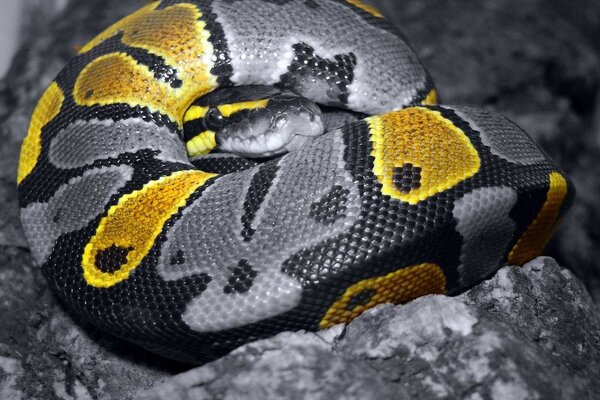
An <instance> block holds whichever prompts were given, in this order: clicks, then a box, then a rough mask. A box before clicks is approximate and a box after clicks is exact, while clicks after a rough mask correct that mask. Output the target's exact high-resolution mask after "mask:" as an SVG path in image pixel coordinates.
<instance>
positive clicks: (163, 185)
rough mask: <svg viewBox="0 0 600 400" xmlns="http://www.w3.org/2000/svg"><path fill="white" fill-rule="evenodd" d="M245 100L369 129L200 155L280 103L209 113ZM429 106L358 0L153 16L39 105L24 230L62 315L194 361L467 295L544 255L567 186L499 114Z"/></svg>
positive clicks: (407, 58) (154, 10) (25, 170)
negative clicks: (223, 126)
mask: <svg viewBox="0 0 600 400" xmlns="http://www.w3.org/2000/svg"><path fill="white" fill-rule="evenodd" d="M246 85H261V86H263V87H264V86H269V87H276V88H278V89H280V90H283V91H287V92H290V93H295V94H296V95H300V96H303V97H304V98H307V99H308V100H310V101H312V102H315V103H318V104H320V105H322V106H325V107H324V109H326V108H327V107H338V108H342V109H347V110H350V111H352V112H356V113H362V114H364V115H368V116H367V117H366V118H364V119H359V120H357V121H355V122H349V123H346V124H343V126H341V127H339V128H338V129H331V130H329V131H327V132H326V133H325V134H323V135H320V136H318V137H310V138H306V137H304V136H302V135H303V134H302V132H296V134H297V136H296V137H297V138H300V137H302V138H303V140H302V143H301V145H298V146H292V147H294V151H291V152H289V153H287V154H285V155H283V156H277V157H270V158H268V159H262V160H259V161H253V160H251V159H250V158H247V157H240V156H235V157H233V156H231V157H229V156H228V155H227V154H225V153H223V152H218V151H217V152H213V151H210V150H211V149H213V148H214V147H215V145H216V143H217V142H222V143H225V142H226V141H225V140H222V139H219V138H218V136H217V137H216V136H215V134H214V131H211V130H210V129H208V128H207V127H210V126H212V125H211V124H213V123H214V122H215V121H217V122H219V121H221V120H222V119H223V118H225V117H227V118H234V117H235V116H236V115H238V114H239V115H241V114H244V113H245V114H244V115H246V117H245V118H250V117H249V115H251V114H252V113H253V112H255V111H256V110H258V109H262V108H264V107H265V105H266V104H268V103H270V102H272V101H274V100H269V99H257V98H253V99H250V100H249V101H245V102H242V103H241V105H240V104H237V103H236V104H233V103H232V104H222V105H219V106H218V107H213V106H211V107H209V106H208V105H207V104H208V103H206V101H205V102H204V103H202V99H203V98H205V96H210V95H211V94H212V93H218V91H219V90H221V89H223V88H228V87H238V86H246ZM222 97H223V96H222ZM436 103H437V94H436V90H435V88H434V85H433V83H432V80H431V78H430V76H429V75H428V73H427V71H426V70H425V68H424V67H423V66H422V64H421V63H420V61H419V59H418V58H417V56H416V55H415V53H414V51H413V50H412V49H411V48H410V46H409V45H408V44H407V42H406V40H405V38H404V37H403V36H402V35H401V34H400V33H399V32H398V31H397V30H396V29H395V28H394V27H392V25H391V24H390V23H388V22H387V21H386V20H385V19H384V18H383V17H382V15H381V14H380V13H379V11H377V9H375V8H373V7H371V6H368V5H365V4H363V3H361V2H360V1H358V0H214V1H210V0H161V1H153V2H150V3H148V4H147V5H146V6H145V7H143V8H142V9H140V10H139V11H137V12H135V13H133V14H131V15H129V16H127V17H125V18H124V19H123V20H121V21H119V22H117V23H115V24H114V25H113V26H111V27H109V28H108V29H107V30H105V31H104V32H103V33H101V34H100V35H99V36H97V37H96V38H95V39H93V40H92V41H91V42H89V43H88V44H87V45H85V46H84V47H83V48H81V49H80V50H79V52H78V54H77V55H76V57H74V58H73V59H72V60H71V61H70V62H69V63H68V65H67V66H66V67H65V68H64V69H63V70H62V71H61V72H60V73H59V74H58V76H57V77H56V78H55V80H54V81H52V83H51V84H50V86H49V88H48V89H47V90H46V91H45V93H44V94H43V96H42V97H41V99H40V101H39V103H38V105H37V107H36V108H35V110H34V113H33V116H32V120H31V124H30V128H29V131H28V134H27V136H26V138H25V140H24V142H23V146H22V150H21V157H20V162H19V170H18V177H17V181H18V189H19V201H20V209H21V220H22V223H23V227H24V229H25V233H26V236H27V239H28V241H29V243H30V246H31V249H32V253H33V255H34V257H35V260H36V261H37V263H39V265H40V266H41V269H42V271H43V274H44V275H45V277H46V278H47V280H48V282H49V285H50V286H51V287H52V289H53V291H54V292H55V293H56V295H57V296H58V297H59V298H60V299H61V300H62V302H63V304H64V305H65V306H66V307H67V308H68V309H69V310H70V311H71V312H72V313H74V314H75V315H77V316H79V317H80V318H83V319H84V320H85V321H88V322H91V323H93V324H95V325H97V326H98V327H101V328H102V329H104V330H105V331H107V332H110V333H112V334H114V335H117V336H119V337H122V338H125V339H127V340H129V341H131V342H134V343H136V344H139V345H141V346H143V347H145V348H146V349H149V350H151V351H154V352H157V353H159V354H162V355H164V356H167V357H170V358H174V359H179V360H184V361H188V362H203V361H206V360H210V359H214V358H216V357H219V356H221V355H223V354H225V353H226V352H228V351H230V350H231V349H233V348H235V347H237V346H240V345H241V344H243V343H246V342H248V341H251V340H256V339H259V338H264V337H268V336H270V335H274V334H276V333H278V332H281V331H284V330H300V329H306V330H318V329H323V328H328V327H331V326H333V325H334V324H338V323H346V322H349V321H350V320H352V319H353V318H354V317H356V316H358V315H359V314H361V313H362V312H363V311H365V310H366V309H368V308H370V307H373V306H375V305H377V304H381V303H385V302H393V303H403V302H406V301H409V300H411V299H414V298H416V297H418V296H422V295H426V294H430V293H441V294H450V295H452V294H456V293H460V292H461V291H464V290H465V289H467V288H469V287H471V286H473V285H475V284H476V283H477V282H479V281H481V280H482V279H485V278H487V277H489V276H490V275H492V274H493V273H494V272H495V271H496V270H497V269H498V268H499V267H500V266H502V265H505V264H507V263H508V264H514V265H522V264H523V263H524V262H526V261H528V260H530V259H532V258H533V257H535V256H537V255H538V254H540V252H541V251H542V250H543V248H544V245H545V243H546V242H547V240H548V238H549V236H550V235H551V232H552V230H553V227H554V226H555V224H556V223H557V221H558V220H559V219H560V217H561V216H562V215H563V213H564V212H565V211H566V210H567V208H568V207H569V204H570V203H571V200H572V198H573V194H574V190H573V186H572V184H571V183H570V181H569V180H568V178H566V176H565V175H564V174H563V173H562V172H561V171H560V170H559V169H558V168H557V167H556V165H554V163H553V162H552V161H551V160H549V159H548V157H547V156H546V155H545V154H544V153H543V152H542V151H541V150H539V149H538V147H536V145H535V144H534V143H533V142H532V140H531V139H530V138H529V137H528V135H527V134H526V133H524V132H523V131H522V130H521V129H519V128H518V127H517V126H515V125H514V124H513V123H511V122H510V121H509V120H507V119H506V118H504V117H502V116H500V115H498V114H495V113H492V112H489V111H485V110H480V109H475V108H470V107H451V106H446V105H438V104H436ZM203 104H204V105H203ZM215 110H217V111H218V112H219V115H217V116H216V117H215V116H214V112H216V111H215ZM256 112H258V111H256ZM252 115H254V114H252ZM194 121H196V122H198V121H200V122H199V123H200V125H199V126H200V128H198V129H200V130H202V129H203V128H202V127H204V129H206V130H204V131H202V132H200V133H199V134H198V135H195V136H194V135H192V136H190V137H188V136H189V135H188V134H187V130H186V129H184V126H185V125H186V124H188V123H192V122H194ZM211 121H212V122H211ZM281 125H285V122H283V123H281ZM248 129H249V130H252V129H253V128H248ZM184 131H185V134H184ZM304 139H305V140H304ZM207 149H208V150H207ZM206 153H209V154H206ZM191 156H193V157H191ZM190 157H191V160H190Z"/></svg>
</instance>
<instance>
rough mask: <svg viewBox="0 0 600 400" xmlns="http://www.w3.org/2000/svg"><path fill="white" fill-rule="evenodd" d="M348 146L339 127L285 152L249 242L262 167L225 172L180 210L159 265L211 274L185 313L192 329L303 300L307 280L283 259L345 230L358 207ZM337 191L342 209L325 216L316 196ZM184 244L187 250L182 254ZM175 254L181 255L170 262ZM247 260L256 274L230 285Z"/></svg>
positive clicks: (169, 275) (175, 274)
mask: <svg viewBox="0 0 600 400" xmlns="http://www.w3.org/2000/svg"><path fill="white" fill-rule="evenodd" d="M343 154H344V144H343V139H342V133H341V131H334V132H331V133H329V134H327V135H325V136H322V137H320V138H319V139H317V140H316V141H315V142H314V143H312V144H310V145H308V146H306V147H304V148H303V149H301V150H300V151H298V152H296V153H291V154H289V155H287V156H285V157H284V158H282V159H281V160H280V161H279V164H278V166H279V170H278V172H277V175H276V177H275V179H274V180H273V184H272V186H271V188H270V190H269V193H268V194H267V195H266V196H265V198H264V199H263V202H262V204H261V206H260V208H259V209H258V212H257V213H256V216H255V218H254V220H253V223H252V225H253V229H255V233H254V235H253V237H252V241H250V242H245V241H244V239H243V236H242V235H241V232H242V229H243V226H242V222H241V218H242V215H243V213H244V209H243V202H244V198H245V194H246V192H247V191H248V185H249V182H251V180H252V175H253V174H254V173H255V172H256V171H257V169H256V168H253V169H250V170H247V171H243V172H240V173H234V174H230V175H225V176H222V177H220V178H219V179H218V180H217V181H216V182H215V184H213V185H211V186H210V187H208V188H207V189H206V190H205V191H204V192H203V194H202V196H201V197H200V198H199V199H197V200H196V201H195V202H194V203H192V204H191V205H189V206H188V207H187V208H186V209H185V210H184V211H183V212H182V217H181V219H179V220H178V221H177V222H176V223H175V224H174V225H173V227H172V228H171V229H170V230H169V232H168V233H167V237H168V239H167V241H166V242H165V244H164V245H163V246H162V249H161V257H160V259H159V263H158V267H157V269H158V272H159V274H160V275H161V276H162V277H163V278H164V279H165V280H176V279H180V278H182V277H185V276H193V275H197V274H201V273H207V274H208V275H209V276H210V277H211V278H212V280H211V282H210V283H209V284H208V289H207V290H206V291H204V292H203V293H202V294H201V295H200V296H199V297H197V298H195V299H194V300H193V301H192V302H191V303H190V304H189V305H188V307H187V309H186V312H185V313H184V317H183V319H184V321H185V322H186V323H187V324H188V325H189V326H190V327H191V328H192V329H194V330H197V331H202V332H206V331H218V330H221V329H227V328H233V327H237V326H242V325H245V324H248V323H252V322H256V321H259V320H261V319H264V318H266V317H269V316H274V315H278V314H280V313H282V312H284V311H287V310H288V309H291V308H293V307H294V306H295V305H297V303H298V301H299V300H300V298H301V295H302V288H301V286H300V283H299V282H298V281H297V280H296V279H295V278H292V277H290V276H288V275H286V274H284V273H282V272H281V266H282V264H283V262H284V261H285V260H286V259H288V258H289V257H290V256H291V255H293V254H294V253H296V252H298V251H300V250H302V249H305V248H310V247H311V246H314V245H316V244H318V243H321V242H323V241H324V240H326V239H328V238H331V237H335V236H336V235H338V234H341V233H343V232H345V231H346V229H347V227H348V226H350V225H351V224H353V223H354V222H355V221H356V218H357V216H358V214H359V209H360V198H359V193H358V188H357V187H356V186H355V183H354V181H353V179H352V177H351V175H350V174H349V173H348V172H347V171H346V169H345V167H344V161H343ZM332 192H333V193H343V194H344V196H345V205H344V211H343V213H340V214H338V215H336V216H335V218H328V219H327V220H322V219H320V218H316V219H315V218H313V217H311V214H312V213H314V206H313V204H314V203H315V202H318V201H320V200H322V199H323V198H327V196H328V195H330V194H331V193H332ZM291 227H293V229H292V228H291ZM215 249H220V250H219V251H215ZM181 251H182V252H183V253H184V256H183V257H178V256H181V253H180V252H181ZM173 257H175V258H177V259H178V260H182V259H183V260H182V261H183V262H180V263H175V264H171V262H170V260H171V259H173ZM241 260H246V261H247V263H248V264H249V265H251V266H252V269H253V270H254V271H255V272H256V276H255V277H253V282H252V284H251V286H250V287H249V288H248V290H246V291H245V292H243V293H239V292H235V291H229V293H226V290H224V288H225V287H227V286H228V284H229V279H230V277H231V274H232V270H233V269H234V268H235V267H236V266H238V264H239V262H240V261H241ZM224 266H226V268H225V267H224Z"/></svg>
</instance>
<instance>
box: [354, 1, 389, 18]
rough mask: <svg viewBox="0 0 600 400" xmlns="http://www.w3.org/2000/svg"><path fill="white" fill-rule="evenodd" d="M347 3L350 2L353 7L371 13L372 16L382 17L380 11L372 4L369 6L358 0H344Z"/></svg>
mask: <svg viewBox="0 0 600 400" xmlns="http://www.w3.org/2000/svg"><path fill="white" fill-rule="evenodd" d="M346 1H347V2H348V3H350V4H352V5H353V6H355V7H358V8H360V9H362V10H363V11H366V12H368V13H369V14H371V15H373V16H374V17H377V18H383V14H381V11H379V10H378V9H377V8H375V7H373V6H369V5H367V4H365V3H363V2H362V1H360V0H346Z"/></svg>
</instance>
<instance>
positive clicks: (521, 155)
mask: <svg viewBox="0 0 600 400" xmlns="http://www.w3.org/2000/svg"><path fill="white" fill-rule="evenodd" d="M445 108H448V109H451V110H453V111H454V112H455V113H456V115H458V116H459V117H460V118H461V119H463V120H464V121H465V122H467V123H468V124H469V126H470V127H471V129H473V130H474V131H476V132H478V133H479V135H480V136H481V141H482V142H483V144H484V145H486V146H487V147H489V148H490V151H491V152H492V154H495V155H497V156H498V157H501V158H503V159H505V160H506V161H509V162H512V163H515V164H522V165H532V164H535V163H539V162H543V161H544V160H546V157H545V156H544V154H542V152H541V151H540V149H539V148H538V147H537V145H536V144H535V143H534V142H533V140H531V138H530V137H529V135H527V133H525V132H524V131H523V130H521V129H520V128H519V127H518V126H516V125H515V124H514V123H512V122H511V121H510V120H508V119H507V118H505V117H503V116H502V115H500V114H496V113H492V112H489V111H486V110H481V109H476V108H471V107H445Z"/></svg>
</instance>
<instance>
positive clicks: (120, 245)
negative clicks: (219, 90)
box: [73, 2, 217, 288]
mask: <svg viewBox="0 0 600 400" xmlns="http://www.w3.org/2000/svg"><path fill="white" fill-rule="evenodd" d="M158 5H159V2H152V3H150V4H148V5H147V6H145V7H143V8H142V9H140V10H139V11H137V12H135V13H133V14H131V15H129V16H128V17H126V18H124V19H122V20H121V21H119V22H117V23H116V24H114V25H112V26H111V27H110V28H108V29H107V30H105V31H104V32H103V33H101V34H100V35H99V36H97V37H96V38H95V39H93V40H92V41H91V42H89V43H88V44H86V45H85V46H83V47H82V49H81V52H82V53H85V52H87V51H89V50H91V49H93V48H94V47H96V46H97V45H98V44H100V43H101V42H102V41H104V40H106V39H108V38H110V37H113V36H115V35H116V34H118V33H120V32H121V33H122V34H123V37H122V41H123V43H125V44H126V45H128V46H131V47H137V48H142V49H146V50H148V51H149V52H150V53H152V54H156V55H158V56H161V57H162V58H163V59H164V60H165V62H166V64H168V65H170V66H173V67H174V68H176V69H177V78H178V79H180V80H181V81H182V85H181V86H180V87H178V88H174V87H171V86H170V84H169V83H166V82H161V81H158V80H157V79H156V78H154V74H153V73H152V72H151V71H150V70H149V69H148V67H146V66H143V65H138V64H137V62H136V61H135V60H134V59H133V57H131V56H129V55H127V54H125V53H121V52H115V53H111V54H106V55H103V56H101V57H99V58H97V59H96V60H94V61H92V62H91V63H90V64H89V65H87V66H86V67H85V68H84V69H83V70H82V72H81V73H80V75H79V77H78V78H77V81H76V83H75V88H74V92H73V96H74V99H75V101H76V102H77V104H80V105H86V106H91V105H95V104H99V105H108V104H116V103H126V104H129V105H130V106H142V107H148V108H149V109H150V110H151V111H152V112H160V113H162V114H165V115H167V116H169V118H171V119H172V120H173V121H174V122H176V123H178V124H180V125H181V124H182V122H183V117H184V113H185V111H186V110H187V109H188V108H189V106H190V105H191V104H192V102H193V101H194V100H195V99H196V98H198V97H200V96H202V95H204V94H206V93H208V92H209V91H211V90H213V89H214V88H216V87H217V80H216V76H214V75H212V74H211V72H210V71H211V68H212V67H213V62H212V60H211V57H212V54H213V47H212V44H211V43H210V42H209V41H208V39H209V37H210V33H209V32H208V31H207V30H206V29H205V27H206V24H205V22H203V21H200V20H199V19H200V17H201V16H202V14H201V12H200V10H199V9H198V8H197V7H196V6H194V5H192V4H187V3H184V4H176V5H173V6H169V7H166V8H164V9H160V10H157V9H156V8H157V6H158ZM214 176H216V175H214V174H208V173H205V172H202V171H181V172H177V173H174V174H172V175H170V176H167V177H163V178H161V179H158V180H156V181H153V182H149V183H148V184H146V185H145V186H144V187H143V188H142V189H141V190H139V191H135V192H133V193H130V194H127V195H124V196H123V197H122V198H121V199H120V200H119V202H118V204H116V205H114V206H113V207H111V209H110V210H109V212H108V215H107V216H106V217H104V218H103V219H102V220H101V221H100V225H99V226H98V229H97V231H96V233H95V235H94V236H93V237H92V239H91V240H90V242H89V243H88V244H87V246H86V247H85V251H84V255H83V260H82V266H83V272H84V278H85V280H86V281H87V282H88V284H90V285H91V286H95V287H99V288H108V287H111V286H113V285H116V284H117V283H119V282H122V281H123V280H125V279H127V278H128V277H129V275H130V274H131V272H132V271H133V270H134V269H135V268H137V267H138V266H139V264H140V263H141V261H142V259H143V258H144V257H145V256H146V255H147V254H148V251H149V250H150V248H151V247H152V245H153V244H154V241H155V240H156V238H157V236H158V235H159V234H160V232H161V230H162V229H163V225H164V224H165V222H166V221H167V220H168V219H169V218H170V217H171V216H173V215H174V214H175V213H176V212H177V211H178V210H179V208H180V207H182V206H184V205H185V202H186V200H187V199H188V198H189V196H190V195H191V194H192V193H193V192H194V191H195V190H197V189H198V188H199V187H201V186H202V185H204V184H205V183H206V181H207V180H208V179H210V178H212V177H214ZM111 248H117V249H119V250H120V251H126V260H125V262H124V263H122V264H121V265H119V266H118V267H119V268H118V270H116V271H106V268H104V269H105V270H104V271H103V270H101V269H100V268H99V267H98V266H97V264H96V261H97V259H99V258H102V255H103V252H105V251H109V250H110V249H111ZM99 255H100V257H99Z"/></svg>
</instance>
